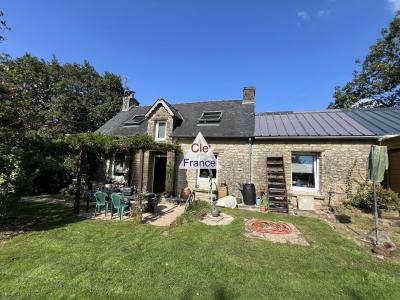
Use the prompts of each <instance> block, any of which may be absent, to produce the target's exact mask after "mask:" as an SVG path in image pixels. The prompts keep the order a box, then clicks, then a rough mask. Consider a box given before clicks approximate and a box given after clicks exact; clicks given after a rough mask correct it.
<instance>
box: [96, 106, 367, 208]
mask: <svg viewBox="0 0 400 300" xmlns="http://www.w3.org/2000/svg"><path fill="white" fill-rule="evenodd" d="M158 121H165V122H166V138H165V141H166V142H175V143H178V144H179V145H180V146H181V149H182V152H180V153H172V152H171V153H156V152H153V151H146V152H142V151H139V152H137V153H134V154H132V155H133V157H132V158H131V159H130V162H131V166H130V168H131V182H130V183H129V184H131V185H135V186H136V187H137V188H138V189H139V190H142V191H152V189H153V168H154V166H153V164H154V156H155V155H159V154H162V155H166V157H167V169H170V171H167V176H166V179H165V180H166V181H165V182H166V190H167V191H169V192H175V194H179V192H180V191H181V189H182V188H184V187H187V186H188V187H190V188H191V189H192V190H195V191H196V194H197V195H199V198H201V199H207V197H208V195H207V187H208V186H207V183H208V182H207V180H204V179H203V180H202V179H199V177H198V171H197V170H181V169H179V164H180V162H181V161H182V159H183V155H184V153H186V152H187V151H188V150H189V148H190V146H191V143H192V142H193V140H194V136H193V137H191V138H180V139H174V138H173V137H172V132H173V129H174V126H176V122H179V120H177V119H175V118H174V117H173V116H171V115H170V113H169V112H168V110H167V109H166V108H165V107H164V106H163V105H162V104H159V105H158V106H157V107H156V108H155V109H154V110H153V111H152V113H151V114H150V116H149V118H148V128H147V133H148V134H149V135H150V136H152V137H153V138H154V137H155V134H156V124H157V122H158ZM161 142H162V141H161ZM207 142H208V143H209V144H210V145H211V147H212V150H213V151H214V153H215V154H217V155H218V166H219V169H218V171H217V180H216V185H219V184H221V183H226V184H227V185H228V191H229V194H231V195H234V196H236V197H239V198H241V193H240V190H239V188H240V184H243V183H247V182H249V181H250V179H251V182H252V183H254V184H255V186H256V190H257V191H258V192H259V191H261V190H262V189H263V188H265V187H266V180H267V178H266V158H267V157H274V156H279V157H281V156H283V158H284V162H285V178H286V185H287V191H288V194H289V195H290V196H298V195H299V194H301V193H304V192H296V191H294V190H293V188H292V174H291V155H292V153H293V152H306V153H315V154H316V155H317V157H318V164H319V165H318V169H319V179H318V180H319V190H318V191H316V192H313V193H312V195H311V196H312V197H314V198H315V199H316V200H315V201H314V202H315V203H316V205H315V207H316V208H318V207H319V206H326V204H327V201H328V198H329V197H328V192H329V191H333V192H336V193H338V194H336V196H334V198H333V199H332V200H333V204H334V203H335V201H336V202H338V201H340V199H344V198H345V196H344V195H343V193H344V192H345V190H346V176H347V175H348V173H349V170H350V168H351V167H352V165H353V164H355V166H354V169H353V173H352V177H354V178H355V179H356V180H359V181H362V180H365V179H366V177H367V163H368V155H369V151H370V147H371V144H373V141H372V140H364V141H363V140H358V141H355V140H344V139H343V140H338V139H331V140H304V139H303V140H284V139H273V140H257V139H256V140H254V141H253V143H252V146H251V147H249V140H248V139H247V138H240V139H239V138H238V139H234V138H218V139H217V138H207ZM250 149H251V157H252V160H251V174H250V173H249V171H250V167H249V161H250V155H249V154H250ZM104 168H105V169H106V171H105V174H108V175H110V172H111V169H112V163H110V161H107V162H106V163H105V164H104ZM215 188H216V186H215ZM340 193H342V194H340ZM308 196H310V195H308ZM291 199H294V198H293V197H291Z"/></svg>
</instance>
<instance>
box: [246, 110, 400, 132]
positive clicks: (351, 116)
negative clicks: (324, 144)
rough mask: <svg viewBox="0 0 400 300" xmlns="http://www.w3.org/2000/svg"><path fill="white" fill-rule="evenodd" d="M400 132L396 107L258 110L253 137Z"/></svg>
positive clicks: (399, 115)
mask: <svg viewBox="0 0 400 300" xmlns="http://www.w3.org/2000/svg"><path fill="white" fill-rule="evenodd" d="M399 133H400V109H399V108H394V107H392V108H384V109H383V108H377V109H353V110H340V109H328V110H321V111H303V112H278V113H260V114H257V115H256V117H255V129H254V136H255V137H265V138H267V137H282V138H283V137H370V136H381V135H385V134H399Z"/></svg>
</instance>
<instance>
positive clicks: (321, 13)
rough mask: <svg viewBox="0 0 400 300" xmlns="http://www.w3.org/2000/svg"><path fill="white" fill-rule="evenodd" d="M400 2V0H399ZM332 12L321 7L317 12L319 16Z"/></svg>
mask: <svg viewBox="0 0 400 300" xmlns="http://www.w3.org/2000/svg"><path fill="white" fill-rule="evenodd" d="M399 2H400V0H399ZM330 14H331V10H330V9H320V10H319V11H318V12H317V16H318V17H323V16H327V15H330Z"/></svg>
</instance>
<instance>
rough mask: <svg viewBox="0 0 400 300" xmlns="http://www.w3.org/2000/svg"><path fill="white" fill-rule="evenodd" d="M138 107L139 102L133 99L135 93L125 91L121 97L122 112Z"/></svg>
mask: <svg viewBox="0 0 400 300" xmlns="http://www.w3.org/2000/svg"><path fill="white" fill-rule="evenodd" d="M134 106H139V101H137V100H136V99H135V92H134V91H131V90H125V91H124V96H123V97H122V109H121V110H122V111H128V110H129V109H130V108H131V107H134Z"/></svg>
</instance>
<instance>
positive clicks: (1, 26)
mask: <svg viewBox="0 0 400 300" xmlns="http://www.w3.org/2000/svg"><path fill="white" fill-rule="evenodd" d="M6 30H10V27H8V26H7V22H6V21H5V20H4V13H3V11H1V10H0V33H2V32H4V31H6ZM4 40H5V37H4V35H3V34H0V42H2V41H4Z"/></svg>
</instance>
